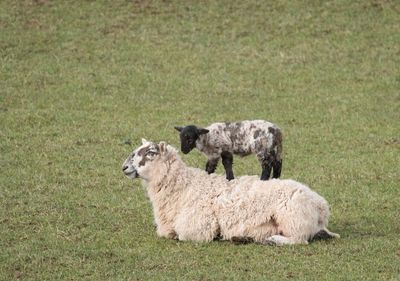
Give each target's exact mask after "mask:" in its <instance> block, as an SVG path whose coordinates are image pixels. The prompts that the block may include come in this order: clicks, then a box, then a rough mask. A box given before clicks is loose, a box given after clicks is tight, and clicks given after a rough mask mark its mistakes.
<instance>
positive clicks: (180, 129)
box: [174, 126, 183, 132]
mask: <svg viewBox="0 0 400 281" xmlns="http://www.w3.org/2000/svg"><path fill="white" fill-rule="evenodd" d="M174 128H175V130H177V131H178V132H182V129H183V127H178V126H175V127H174Z"/></svg>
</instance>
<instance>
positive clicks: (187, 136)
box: [175, 125, 209, 154]
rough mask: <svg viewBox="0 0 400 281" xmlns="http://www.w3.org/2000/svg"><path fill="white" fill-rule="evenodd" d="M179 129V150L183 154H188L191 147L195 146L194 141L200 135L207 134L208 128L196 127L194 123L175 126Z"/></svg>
mask: <svg viewBox="0 0 400 281" xmlns="http://www.w3.org/2000/svg"><path fill="white" fill-rule="evenodd" d="M175 129H176V130H177V131H179V133H180V134H179V136H180V138H181V151H182V152H183V153H184V154H188V153H189V152H190V151H191V150H192V149H193V148H195V147H196V141H197V139H198V138H199V137H200V135H203V134H207V133H208V132H209V130H207V129H203V128H197V127H196V126H194V125H189V126H186V127H175Z"/></svg>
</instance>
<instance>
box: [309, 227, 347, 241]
mask: <svg viewBox="0 0 400 281" xmlns="http://www.w3.org/2000/svg"><path fill="white" fill-rule="evenodd" d="M332 238H340V235H339V234H337V233H333V232H330V231H329V230H328V229H327V228H324V229H321V230H320V231H318V232H317V233H316V234H315V235H314V236H313V237H312V238H311V240H312V241H314V240H322V239H332Z"/></svg>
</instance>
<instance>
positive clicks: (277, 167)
mask: <svg viewBox="0 0 400 281" xmlns="http://www.w3.org/2000/svg"><path fill="white" fill-rule="evenodd" d="M272 168H273V171H274V172H273V174H272V178H274V179H277V178H279V177H280V176H281V171H282V159H281V160H277V159H275V160H274V162H273V163H272Z"/></svg>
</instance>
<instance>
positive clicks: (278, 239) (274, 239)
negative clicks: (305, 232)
mask: <svg viewBox="0 0 400 281" xmlns="http://www.w3.org/2000/svg"><path fill="white" fill-rule="evenodd" d="M263 244H267V245H272V246H283V245H293V244H308V241H306V240H296V239H292V238H290V237H285V236H282V235H272V236H271V237H268V238H267V239H265V241H264V243H263Z"/></svg>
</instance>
